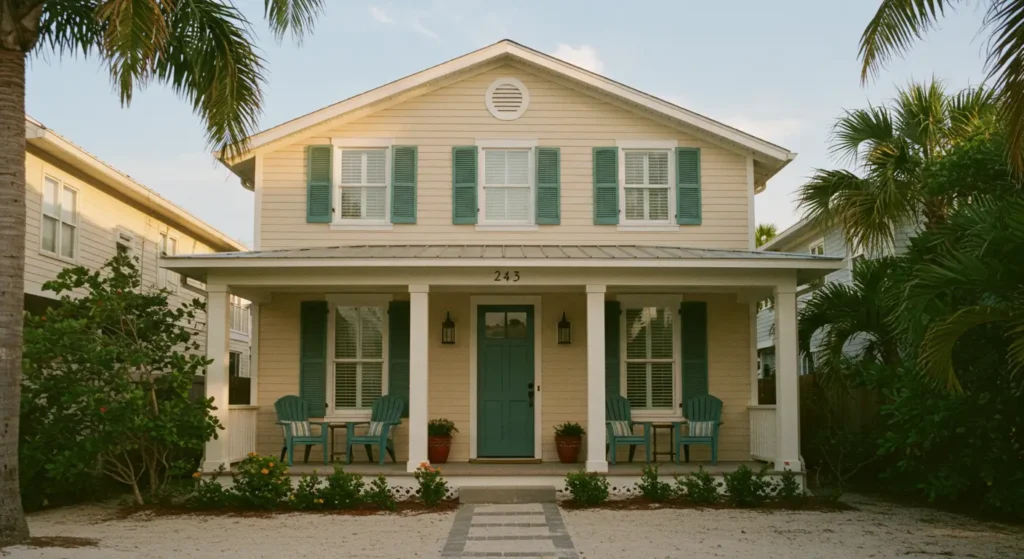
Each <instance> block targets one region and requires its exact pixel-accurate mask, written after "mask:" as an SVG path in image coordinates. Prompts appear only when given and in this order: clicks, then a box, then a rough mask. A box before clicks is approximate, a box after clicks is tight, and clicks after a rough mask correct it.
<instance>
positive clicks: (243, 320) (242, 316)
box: [231, 295, 249, 335]
mask: <svg viewBox="0 0 1024 559" xmlns="http://www.w3.org/2000/svg"><path fill="white" fill-rule="evenodd" d="M231 331H232V332H238V333H239V334H246V335H248V334H249V302H248V301H246V300H245V299H242V298H241V297H238V296H237V295H232V296H231Z"/></svg>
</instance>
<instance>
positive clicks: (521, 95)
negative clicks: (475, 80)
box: [485, 78, 530, 120]
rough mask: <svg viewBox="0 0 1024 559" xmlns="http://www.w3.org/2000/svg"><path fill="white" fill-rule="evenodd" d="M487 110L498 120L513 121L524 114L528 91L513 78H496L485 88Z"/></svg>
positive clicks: (528, 98)
mask: <svg viewBox="0 0 1024 559" xmlns="http://www.w3.org/2000/svg"><path fill="white" fill-rule="evenodd" d="M485 102H486V104H487V110H488V111H489V112H490V113H491V115H492V116H493V117H494V118H497V119H499V120H515V119H517V118H519V117H521V116H523V113H525V112H526V108H527V107H528V106H529V104H530V91H529V90H528V89H526V86H525V85H523V82H521V81H519V80H517V79H515V78H498V79H496V80H494V83H492V84H491V86H490V87H488V88H487V95H486V96H485Z"/></svg>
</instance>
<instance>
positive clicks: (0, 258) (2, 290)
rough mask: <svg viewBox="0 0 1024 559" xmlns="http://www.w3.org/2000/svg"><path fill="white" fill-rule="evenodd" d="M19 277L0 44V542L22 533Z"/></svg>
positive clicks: (18, 92) (18, 176)
mask: <svg viewBox="0 0 1024 559" xmlns="http://www.w3.org/2000/svg"><path fill="white" fill-rule="evenodd" d="M24 278H25V54H24V53H23V52H18V51H13V50H6V49H2V48H0V546H3V545H7V544H11V543H14V542H18V541H21V540H24V539H25V538H27V537H28V524H27V523H26V522H25V514H24V511H23V510H22V508H21V491H20V487H19V480H18V420H19V414H20V411H19V409H20V407H21V349H22V325H23V322H22V321H23V317H22V310H23V308H24V304H25V301H24V297H25V284H24V281H25V279H24Z"/></svg>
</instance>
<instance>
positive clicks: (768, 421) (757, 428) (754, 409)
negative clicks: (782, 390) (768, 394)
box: [748, 405, 777, 462]
mask: <svg viewBox="0 0 1024 559" xmlns="http://www.w3.org/2000/svg"><path fill="white" fill-rule="evenodd" d="M748 409H749V410H750V456H751V457H753V458H754V459H755V460H764V461H765V462H772V461H774V460H775V449H776V448H777V446H776V442H775V406H773V405H772V406H749V407H748Z"/></svg>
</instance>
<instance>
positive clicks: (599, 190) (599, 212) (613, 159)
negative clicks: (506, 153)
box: [594, 148, 619, 225]
mask: <svg viewBox="0 0 1024 559" xmlns="http://www.w3.org/2000/svg"><path fill="white" fill-rule="evenodd" d="M618 223H619V148H594V224H595V225H616V224H618Z"/></svg>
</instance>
